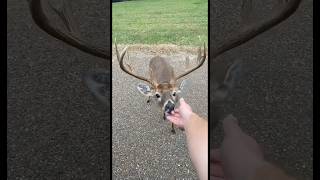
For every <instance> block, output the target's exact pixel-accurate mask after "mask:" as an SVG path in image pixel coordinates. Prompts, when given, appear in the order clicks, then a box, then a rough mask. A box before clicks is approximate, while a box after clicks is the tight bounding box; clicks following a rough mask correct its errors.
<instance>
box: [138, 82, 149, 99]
mask: <svg viewBox="0 0 320 180" xmlns="http://www.w3.org/2000/svg"><path fill="white" fill-rule="evenodd" d="M137 89H138V90H139V92H140V93H141V94H143V95H145V96H152V92H151V88H150V86H148V85H146V84H143V83H139V84H138V86H137Z"/></svg>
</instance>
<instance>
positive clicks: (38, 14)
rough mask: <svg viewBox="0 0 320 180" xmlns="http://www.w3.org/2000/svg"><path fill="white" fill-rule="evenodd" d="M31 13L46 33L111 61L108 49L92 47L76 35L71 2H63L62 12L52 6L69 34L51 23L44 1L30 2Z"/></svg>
mask: <svg viewBox="0 0 320 180" xmlns="http://www.w3.org/2000/svg"><path fill="white" fill-rule="evenodd" d="M28 2H29V6H30V11H31V15H32V18H33V20H34V22H35V23H36V24H37V25H38V26H39V27H40V28H41V29H42V30H44V31H45V32H47V33H48V34H50V35H51V36H53V37H55V38H57V39H59V40H61V41H63V42H65V43H67V44H69V45H71V46H73V47H75V48H78V49H79V50H81V51H83V52H86V53H89V54H92V55H94V56H97V57H100V58H105V59H110V58H109V57H110V53H109V52H108V49H107V48H101V47H96V46H93V45H91V44H90V43H89V42H87V41H85V40H83V39H80V38H79V37H77V36H76V35H75V33H74V32H75V30H76V28H77V27H73V23H74V22H73V21H74V20H73V18H72V16H71V14H70V12H69V11H70V10H71V9H70V2H69V0H67V2H66V1H63V7H62V10H61V11H60V10H58V9H56V8H53V7H52V6H50V7H51V8H52V9H53V10H54V12H56V13H57V15H58V16H59V17H60V18H61V20H62V21H63V23H64V25H65V26H66V28H67V32H63V31H62V30H60V29H58V28H56V27H54V25H53V24H52V22H50V20H49V18H48V17H47V15H46V13H45V12H44V9H43V7H42V6H43V1H41V0H28Z"/></svg>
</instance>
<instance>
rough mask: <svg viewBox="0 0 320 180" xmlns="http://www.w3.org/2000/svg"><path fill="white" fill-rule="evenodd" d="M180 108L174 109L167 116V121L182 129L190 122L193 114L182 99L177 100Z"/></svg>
mask: <svg viewBox="0 0 320 180" xmlns="http://www.w3.org/2000/svg"><path fill="white" fill-rule="evenodd" d="M179 102H180V106H179V108H176V109H175V110H174V111H172V112H171V114H168V115H167V119H168V120H169V121H171V122H172V123H173V124H175V125H177V126H178V127H180V128H184V127H185V125H186V123H187V122H188V121H189V120H190V118H191V115H192V114H193V112H192V109H191V107H190V106H189V104H187V103H186V102H185V101H184V99H183V98H181V99H180V100H179Z"/></svg>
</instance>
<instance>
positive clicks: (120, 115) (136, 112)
mask: <svg viewBox="0 0 320 180" xmlns="http://www.w3.org/2000/svg"><path fill="white" fill-rule="evenodd" d="M141 47H142V48H132V49H130V48H129V50H128V52H129V55H130V60H129V61H128V60H127V59H126V60H125V61H128V62H130V64H132V67H133V68H134V70H135V72H137V73H139V74H141V75H147V74H148V71H147V70H148V63H149V60H150V59H151V57H152V56H155V55H156V54H157V53H159V52H161V56H163V57H166V58H168V62H169V63H170V64H171V65H172V66H173V67H174V69H175V72H177V73H180V72H181V71H184V67H185V57H186V56H189V57H190V61H191V62H195V61H194V60H195V58H196V49H194V50H193V52H190V51H189V52H188V51H183V50H177V51H175V49H176V48H177V47H166V46H162V48H159V46H158V47H150V46H149V47H148V48H146V49H144V48H143V45H142V46H141ZM122 48H123V46H119V49H122ZM163 49H165V50H163ZM178 49H179V48H178ZM207 70H208V66H207V61H206V63H205V64H204V65H203V66H202V67H201V68H199V69H197V70H196V71H195V72H193V73H191V74H189V75H188V76H186V77H185V78H186V79H188V83H189V85H188V87H187V88H186V91H185V92H184V93H183V97H184V99H185V101H186V102H188V103H189V104H190V105H191V106H192V107H193V110H194V111H195V112H196V113H198V114H199V115H200V116H202V117H204V118H207V116H208V79H207V78H208V75H207V72H208V71H207ZM112 82H113V83H112V165H113V167H112V173H113V177H114V178H119V179H123V178H130V179H138V178H140V179H141V178H143V179H146V178H148V179H182V178H184V179H189V178H191V179H197V176H196V172H195V169H194V167H193V166H192V163H191V161H190V157H189V155H188V151H187V146H186V139H185V134H184V132H182V131H180V130H178V129H176V134H172V133H171V132H170V131H171V125H170V123H169V122H168V121H164V120H163V119H162V114H161V113H160V111H159V109H157V108H156V106H153V105H150V104H147V98H146V97H145V96H143V95H142V94H141V93H140V92H138V90H137V88H136V86H137V85H138V83H140V82H141V81H140V80H138V79H136V78H134V77H132V76H129V75H128V74H126V73H125V72H123V71H121V70H120V68H119V63H118V61H117V60H116V57H115V55H113V62H112Z"/></svg>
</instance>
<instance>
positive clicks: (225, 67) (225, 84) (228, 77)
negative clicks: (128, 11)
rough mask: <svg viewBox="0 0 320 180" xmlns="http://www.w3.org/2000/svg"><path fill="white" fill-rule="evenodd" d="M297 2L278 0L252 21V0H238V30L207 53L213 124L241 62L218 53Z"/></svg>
mask: <svg viewBox="0 0 320 180" xmlns="http://www.w3.org/2000/svg"><path fill="white" fill-rule="evenodd" d="M300 2H301V0H278V3H277V4H276V5H275V6H274V8H273V13H272V14H271V15H270V16H266V17H264V19H262V20H260V21H258V22H255V21H252V17H251V16H253V15H252V0H243V1H242V8H241V22H242V26H241V27H240V28H239V30H238V32H236V33H234V34H232V35H231V36H229V37H228V38H227V39H226V40H225V41H223V43H222V44H218V45H216V44H213V45H214V47H213V49H212V51H211V54H210V57H211V61H210V77H211V78H212V83H210V104H211V107H212V108H213V109H211V110H210V111H211V112H213V122H214V123H213V124H216V123H217V120H219V119H221V118H222V116H223V115H222V114H223V112H222V111H223V110H222V109H221V108H219V107H218V105H219V104H221V103H222V102H224V101H225V100H226V99H227V97H228V96H229V94H230V92H231V91H232V89H233V87H234V85H235V82H236V81H237V80H238V78H239V73H240V71H241V62H239V61H237V60H222V58H219V57H221V55H223V54H224V53H225V52H227V51H230V50H232V49H234V48H236V47H239V46H241V45H243V44H245V43H246V42H248V41H250V40H252V39H254V38H255V37H256V36H258V35H260V34H262V33H263V32H266V31H267V30H269V29H271V28H272V27H274V26H276V25H278V24H280V23H281V22H283V21H284V20H286V19H287V18H288V17H290V16H291V15H292V14H293V13H294V12H295V11H296V10H297V8H298V7H299V4H300Z"/></svg>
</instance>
